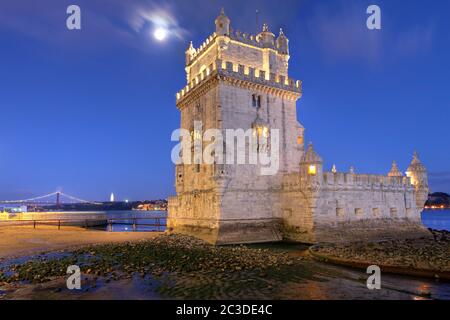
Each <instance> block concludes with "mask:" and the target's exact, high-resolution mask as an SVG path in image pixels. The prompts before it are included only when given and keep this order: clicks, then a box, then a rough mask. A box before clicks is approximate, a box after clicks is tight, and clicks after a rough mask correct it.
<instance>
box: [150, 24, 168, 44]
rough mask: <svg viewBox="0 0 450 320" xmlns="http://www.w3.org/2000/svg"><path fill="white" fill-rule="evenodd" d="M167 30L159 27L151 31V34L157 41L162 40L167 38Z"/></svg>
mask: <svg viewBox="0 0 450 320" xmlns="http://www.w3.org/2000/svg"><path fill="white" fill-rule="evenodd" d="M167 34H168V31H167V29H165V28H162V27H159V28H157V29H156V30H155V31H154V32H153V36H154V37H155V39H156V40H158V41H164V39H166V38H167Z"/></svg>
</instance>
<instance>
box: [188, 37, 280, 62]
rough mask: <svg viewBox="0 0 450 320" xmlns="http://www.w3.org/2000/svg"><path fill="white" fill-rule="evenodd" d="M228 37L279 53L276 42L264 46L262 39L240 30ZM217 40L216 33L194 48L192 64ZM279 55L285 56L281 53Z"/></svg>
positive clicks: (191, 58) (191, 55) (191, 56)
mask: <svg viewBox="0 0 450 320" xmlns="http://www.w3.org/2000/svg"><path fill="white" fill-rule="evenodd" d="M228 37H229V38H230V39H231V40H233V41H237V42H240V43H243V44H246V45H249V46H253V47H256V48H260V49H264V48H269V49H273V50H275V51H277V52H278V51H279V50H278V48H277V46H276V44H275V42H273V44H270V45H267V44H264V43H263V42H262V41H261V40H260V38H258V36H257V35H254V34H249V33H247V32H241V31H239V30H236V31H231V33H230V34H229V35H228ZM216 39H217V33H215V32H214V33H213V34H211V35H210V36H209V37H208V38H206V40H205V41H204V42H203V43H202V44H201V45H200V46H199V47H198V48H193V50H192V52H191V53H190V61H191V62H192V61H194V60H195V59H196V58H197V57H199V56H200V55H201V54H203V53H204V52H205V51H207V50H208V49H209V48H210V47H211V46H212V45H213V44H215V43H216ZM279 53H280V54H283V53H281V51H280V52H279Z"/></svg>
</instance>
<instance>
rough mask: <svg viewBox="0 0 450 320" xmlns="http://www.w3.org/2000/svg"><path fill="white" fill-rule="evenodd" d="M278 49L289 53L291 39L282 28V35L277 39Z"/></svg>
mask: <svg viewBox="0 0 450 320" xmlns="http://www.w3.org/2000/svg"><path fill="white" fill-rule="evenodd" d="M276 44H277V50H278V52H280V53H281V54H289V40H288V38H286V36H285V35H284V32H283V29H280V35H279V36H278V38H277V40H276Z"/></svg>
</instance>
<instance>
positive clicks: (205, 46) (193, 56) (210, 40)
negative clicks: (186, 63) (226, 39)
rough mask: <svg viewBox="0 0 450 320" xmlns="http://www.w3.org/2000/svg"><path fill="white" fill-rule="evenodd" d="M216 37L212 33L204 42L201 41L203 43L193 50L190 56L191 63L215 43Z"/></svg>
mask: <svg viewBox="0 0 450 320" xmlns="http://www.w3.org/2000/svg"><path fill="white" fill-rule="evenodd" d="M216 37H217V34H216V33H215V32H214V33H213V34H212V35H210V36H209V37H208V38H206V40H205V41H203V43H202V44H201V45H200V46H199V47H198V48H197V49H195V48H194V49H193V51H192V52H191V56H190V59H191V61H194V60H195V59H196V58H197V57H198V56H200V55H201V54H202V53H203V52H205V51H206V50H207V49H209V47H210V46H212V45H213V44H214V43H215V39H216Z"/></svg>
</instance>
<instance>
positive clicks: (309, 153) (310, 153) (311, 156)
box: [302, 143, 322, 163]
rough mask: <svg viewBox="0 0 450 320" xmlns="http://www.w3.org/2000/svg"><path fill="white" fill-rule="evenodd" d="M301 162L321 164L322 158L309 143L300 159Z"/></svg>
mask: <svg viewBox="0 0 450 320" xmlns="http://www.w3.org/2000/svg"><path fill="white" fill-rule="evenodd" d="M302 162H305V163H314V162H316V163H322V158H321V157H320V156H319V155H318V154H317V153H316V151H315V150H314V147H313V144H312V143H310V144H309V145H308V148H307V149H306V152H305V154H304V155H303V157H302Z"/></svg>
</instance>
